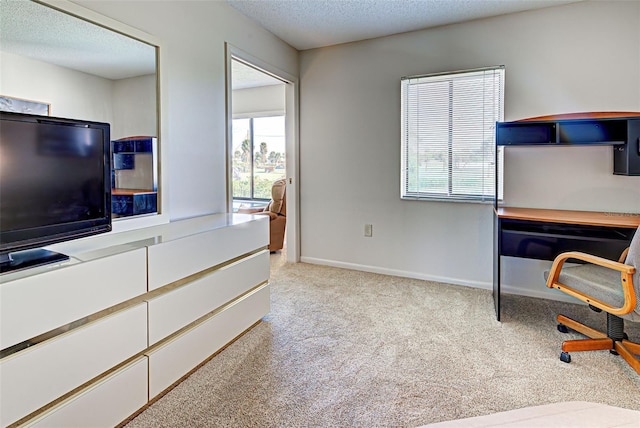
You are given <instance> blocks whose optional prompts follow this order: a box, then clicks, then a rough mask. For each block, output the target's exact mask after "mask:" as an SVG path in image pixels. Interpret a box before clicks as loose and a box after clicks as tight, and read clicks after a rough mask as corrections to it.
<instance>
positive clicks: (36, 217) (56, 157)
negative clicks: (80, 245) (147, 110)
mask: <svg viewBox="0 0 640 428" xmlns="http://www.w3.org/2000/svg"><path fill="white" fill-rule="evenodd" d="M0 119H1V122H0V253H2V254H4V255H5V257H4V258H3V259H2V260H0V264H4V265H7V264H8V263H9V262H10V260H9V257H6V255H7V254H8V253H11V252H15V251H19V250H25V249H31V248H37V247H42V246H45V245H47V244H52V243H55V242H60V241H65V240H69V239H74V238H78V237H82V236H88V235H92V234H96V233H101V232H106V231H109V230H111V180H110V174H111V165H110V154H109V146H110V143H109V140H110V135H109V130H110V127H109V124H106V123H100V122H89V121H82V120H72V119H62V118H52V117H43V116H34V115H27V114H20V113H8V112H1V113H0ZM3 261H4V263H2V262H3Z"/></svg>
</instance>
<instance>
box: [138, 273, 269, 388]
mask: <svg viewBox="0 0 640 428" xmlns="http://www.w3.org/2000/svg"><path fill="white" fill-rule="evenodd" d="M269 298H270V297H269V285H268V284H265V285H264V286H263V287H261V288H259V289H257V290H255V291H254V292H252V293H251V294H248V295H246V296H244V297H243V298H242V299H241V300H239V301H237V302H235V303H234V304H233V305H231V306H229V307H227V308H226V309H225V310H224V311H222V312H220V313H218V314H216V315H215V316H213V317H211V318H209V319H207V320H206V321H204V322H202V323H201V324H198V325H197V326H195V327H193V328H191V329H189V330H188V331H185V332H184V333H182V334H180V335H179V336H177V337H175V338H174V339H173V340H171V341H169V342H168V343H166V344H164V345H162V346H160V347H159V348H157V349H154V350H153V351H151V352H149V353H147V355H148V356H149V398H150V399H152V398H154V397H155V396H156V395H158V394H160V393H161V392H162V391H164V390H165V389H166V388H168V387H169V386H171V385H172V384H173V383H174V382H176V381H177V380H178V379H180V378H182V377H183V376H185V374H186V373H188V372H189V371H191V370H192V369H193V368H195V367H196V366H197V365H198V364H200V363H201V362H203V361H204V360H206V359H207V358H208V357H209V356H211V355H213V354H214V353H215V352H217V351H218V350H220V349H221V348H222V347H223V346H225V345H226V344H227V343H229V342H231V341H232V340H233V339H234V338H236V337H237V336H238V335H240V334H241V333H242V332H244V331H245V330H246V329H248V328H249V327H251V326H252V325H253V324H254V323H256V322H257V321H258V320H260V319H261V318H262V317H263V316H264V315H266V314H267V313H269V306H270V302H269Z"/></svg>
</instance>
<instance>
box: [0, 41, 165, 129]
mask: <svg viewBox="0 0 640 428" xmlns="http://www.w3.org/2000/svg"><path fill="white" fill-rule="evenodd" d="M0 75H1V76H2V79H0V94H2V95H6V96H11V97H16V98H22V99H28V100H33V101H40V102H45V103H49V104H50V112H49V113H50V115H51V116H56V117H67V118H73V119H84V120H93V121H97V122H107V123H110V124H111V139H112V140H115V139H118V138H122V137H126V136H132V135H156V128H157V126H156V107H155V105H156V102H155V94H156V80H155V75H149V76H140V77H134V78H129V79H121V80H109V79H105V78H102V77H98V76H95V75H92V74H87V73H83V72H80V71H77V70H72V69H70V68H65V67H60V66H57V65H54V64H49V63H46V62H42V61H37V60H33V59H30V58H27V57H24V56H20V55H15V54H11V53H7V52H0Z"/></svg>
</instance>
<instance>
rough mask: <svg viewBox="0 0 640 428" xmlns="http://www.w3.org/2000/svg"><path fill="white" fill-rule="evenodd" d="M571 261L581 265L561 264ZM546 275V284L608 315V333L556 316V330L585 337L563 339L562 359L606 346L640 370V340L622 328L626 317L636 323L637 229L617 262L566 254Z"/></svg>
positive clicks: (639, 314)
mask: <svg viewBox="0 0 640 428" xmlns="http://www.w3.org/2000/svg"><path fill="white" fill-rule="evenodd" d="M571 259H574V260H580V261H582V262H585V264H582V265H579V266H572V267H563V265H564V263H565V262H566V261H567V260H571ZM545 276H546V277H547V287H549V288H555V289H557V290H560V291H562V292H564V293H567V294H568V295H570V296H573V297H575V298H577V299H580V300H582V301H583V302H586V303H587V304H588V305H589V307H590V308H591V309H593V310H595V311H596V312H601V311H605V312H606V313H607V332H606V333H603V332H600V331H598V330H595V329H593V328H591V327H588V326H586V325H584V324H582V323H580V322H578V321H575V320H573V319H571V318H569V317H566V316H564V315H558V317H557V320H558V330H559V331H561V332H563V333H566V332H567V331H568V329H569V328H570V329H572V330H575V331H577V332H579V333H582V334H583V335H585V336H587V337H588V339H581V340H566V341H564V342H563V343H562V353H561V354H560V360H562V361H564V362H565V363H569V362H571V356H570V355H569V352H573V351H575V352H579V351H595V350H605V349H608V350H609V352H611V353H612V354H615V355H620V356H622V358H624V360H625V361H626V362H627V363H628V364H629V365H630V366H631V367H632V368H633V369H634V370H635V371H636V372H637V373H638V374H640V360H639V359H638V356H637V355H640V344H639V343H634V342H631V341H629V340H628V339H629V338H628V336H627V334H626V333H625V332H624V320H629V321H635V322H640V227H638V230H636V232H635V235H634V237H633V239H632V240H631V245H630V246H629V248H627V249H626V250H625V251H624V252H623V253H622V255H621V256H620V259H619V260H618V261H617V262H616V261H613V260H608V259H605V258H602V257H597V256H593V255H590V254H585V253H580V252H567V253H562V254H560V255H559V256H557V257H556V258H555V260H554V261H553V265H552V266H551V270H550V271H549V272H548V273H545ZM634 354H635V355H634Z"/></svg>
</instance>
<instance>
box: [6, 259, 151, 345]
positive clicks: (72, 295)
mask: <svg viewBox="0 0 640 428" xmlns="http://www.w3.org/2000/svg"><path fill="white" fill-rule="evenodd" d="M146 275H147V273H146V252H145V249H144V248H141V249H137V250H133V251H128V252H124V253H119V254H116V255H113V256H109V257H104V258H100V259H96V260H92V261H88V262H83V263H78V264H73V265H69V266H64V267H60V268H58V269H55V270H51V271H48V272H44V273H40V274H37V275H32V276H27V277H25V278H21V279H17V280H14V281H9V282H4V283H2V284H0V296H1V297H0V349H5V348H8V347H10V346H13V345H15V344H17V343H20V342H23V341H25V340H27V339H31V338H33V337H36V336H38V335H40V334H43V333H46V332H48V331H50V330H53V329H55V328H58V327H60V326H63V325H66V324H69V323H70V322H72V321H75V320H78V319H80V318H83V317H86V316H87V315H91V314H93V313H96V312H99V311H101V310H103V309H106V308H108V307H111V306H113V305H116V304H118V303H120V302H123V301H125V300H128V299H131V298H133V297H136V296H139V295H142V294H144V293H145V292H146V290H147V276H146Z"/></svg>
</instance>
